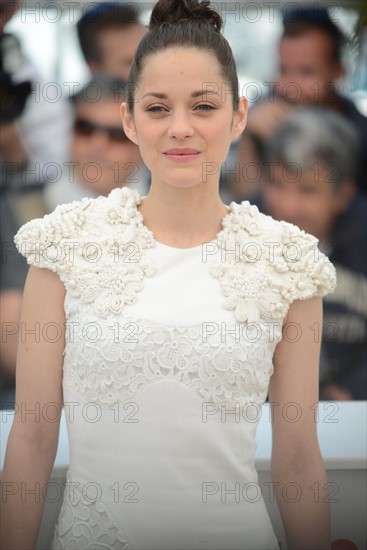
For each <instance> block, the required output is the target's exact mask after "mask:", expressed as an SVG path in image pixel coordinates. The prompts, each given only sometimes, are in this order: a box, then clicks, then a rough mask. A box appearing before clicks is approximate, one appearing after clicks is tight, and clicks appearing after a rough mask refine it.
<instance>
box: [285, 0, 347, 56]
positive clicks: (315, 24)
mask: <svg viewBox="0 0 367 550" xmlns="http://www.w3.org/2000/svg"><path fill="white" fill-rule="evenodd" d="M283 27H284V31H283V37H288V36H300V35H301V34H304V33H306V32H308V31H309V30H313V29H319V30H321V31H323V32H324V33H325V34H326V35H327V36H328V37H329V39H330V44H331V47H332V56H333V59H334V60H335V61H341V58H342V52H343V48H344V46H345V43H346V41H347V39H346V36H345V35H344V33H343V32H342V31H341V30H340V29H339V27H338V26H337V25H336V24H335V23H334V21H332V19H331V18H330V16H329V13H328V11H327V10H326V9H325V8H315V7H313V8H312V7H308V8H307V7H297V8H293V9H290V10H287V12H286V13H285V14H284V16H283Z"/></svg>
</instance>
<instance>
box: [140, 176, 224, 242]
mask: <svg viewBox="0 0 367 550" xmlns="http://www.w3.org/2000/svg"><path fill="white" fill-rule="evenodd" d="M218 187H219V185H217V187H216V188H215V189H216V190H215V191H214V190H213V187H212V188H210V187H208V186H206V185H204V184H203V185H202V186H195V187H190V188H177V187H171V186H168V185H164V186H162V185H156V184H154V182H153V181H152V184H151V187H150V189H149V193H148V194H147V195H146V196H144V197H142V202H141V204H140V205H139V206H138V210H139V211H140V213H141V214H142V216H143V218H144V225H145V226H146V227H148V229H150V230H151V231H152V233H153V235H154V238H155V239H156V240H157V241H159V242H161V243H163V244H167V245H168V246H176V247H178V248H186V247H194V246H198V245H200V244H202V243H203V242H207V241H212V240H214V239H215V238H216V236H217V233H218V232H219V231H220V230H221V229H222V220H223V218H224V216H225V215H226V214H228V213H229V209H228V207H226V206H225V204H224V203H223V201H222V200H221V198H220V196H219V192H218Z"/></svg>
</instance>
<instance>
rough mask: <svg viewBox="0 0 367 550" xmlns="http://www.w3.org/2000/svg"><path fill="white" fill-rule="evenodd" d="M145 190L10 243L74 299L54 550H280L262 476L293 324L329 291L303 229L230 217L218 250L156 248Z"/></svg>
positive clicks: (68, 211)
mask: <svg viewBox="0 0 367 550" xmlns="http://www.w3.org/2000/svg"><path fill="white" fill-rule="evenodd" d="M140 201H141V197H140V196H139V194H138V193H137V192H136V191H133V190H131V189H127V188H122V189H116V190H114V191H112V192H111V193H110V195H109V196H108V197H107V198H106V197H99V198H97V199H83V200H82V201H76V202H73V203H71V204H67V205H62V206H59V207H58V208H57V209H56V210H55V211H54V212H53V213H52V214H49V215H47V216H45V217H44V218H42V219H36V220H32V221H30V222H28V223H27V224H26V225H24V226H23V227H22V228H21V229H20V230H19V231H18V233H17V235H16V237H15V242H16V244H17V247H18V249H19V251H20V252H21V253H23V254H24V255H25V256H26V257H27V260H28V262H29V263H30V264H33V265H36V266H39V267H46V268H49V269H52V270H53V271H55V272H56V273H58V275H59V277H60V279H61V280H62V281H63V283H64V284H65V287H66V289H67V292H66V298H65V314H66V320H67V333H66V347H65V351H64V367H63V391H64V403H65V414H66V419H67V424H68V434H69V445H70V465H69V470H68V474H67V485H66V489H65V494H64V500H63V504H62V509H61V512H60V517H59V520H58V523H57V525H56V527H55V536H54V540H53V544H52V548H53V550H55V549H68V550H75V549H82V548H83V549H86V548H88V549H90V550H91V549H94V550H97V549H98V550H101V549H139V550H141V549H168V548H169V549H202V548H208V549H218V550H219V549H232V548H233V549H234V548H236V549H251V550H254V549H259V550H260V549H261V550H265V549H269V550H270V549H272V550H275V549H278V548H279V546H278V541H277V538H276V536H275V534H274V531H273V528H272V525H271V523H270V519H269V516H268V513H267V510H266V507H265V503H264V500H263V497H262V494H261V487H260V486H259V484H258V476H257V472H256V470H255V467H254V456H255V449H256V442H255V435H256V428H257V424H258V420H259V418H260V416H261V407H262V405H263V403H264V401H265V399H266V396H267V392H268V385H269V379H270V376H271V375H272V372H273V363H272V357H273V353H274V350H275V347H276V345H277V343H278V342H279V341H280V339H281V336H282V321H283V319H284V317H285V315H286V312H287V309H288V307H289V304H290V303H291V302H292V301H293V300H295V299H304V298H308V297H311V296H314V295H321V296H322V295H325V294H326V293H327V292H331V291H333V289H334V287H335V284H336V279H335V270H334V267H333V265H332V264H331V263H330V262H329V260H328V259H327V257H326V256H324V255H323V254H322V253H321V252H320V251H319V250H318V248H317V240H316V239H315V238H314V237H312V236H311V235H309V234H307V233H305V232H304V231H301V230H300V229H298V228H297V227H296V226H293V225H291V224H287V223H285V222H277V221H275V220H273V219H272V218H270V217H268V216H265V215H263V214H261V213H260V212H259V211H258V209H257V208H256V207H255V206H252V205H250V204H249V203H248V202H247V201H244V202H243V203H241V204H236V203H235V202H232V203H231V204H230V206H229V208H230V211H229V213H228V214H227V215H226V216H225V217H224V218H223V220H222V230H221V231H220V232H219V233H218V235H217V237H216V239H215V240H213V241H211V242H210V243H206V244H203V245H200V246H196V247H194V248H189V249H176V248H173V247H170V246H167V245H164V244H162V243H159V242H157V241H155V239H154V237H153V234H152V232H151V231H150V230H149V229H148V228H147V227H146V226H145V225H144V220H143V217H142V215H141V214H140V212H139V211H138V209H137V205H138V204H140Z"/></svg>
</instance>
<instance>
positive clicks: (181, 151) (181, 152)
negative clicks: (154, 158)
mask: <svg viewBox="0 0 367 550" xmlns="http://www.w3.org/2000/svg"><path fill="white" fill-rule="evenodd" d="M199 153H200V151H198V150H197V149H190V148H189V147H184V148H182V149H179V148H174V149H168V151H164V154H165V155H175V156H177V155H178V156H180V155H198V154H199Z"/></svg>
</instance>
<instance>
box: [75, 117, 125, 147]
mask: <svg viewBox="0 0 367 550" xmlns="http://www.w3.org/2000/svg"><path fill="white" fill-rule="evenodd" d="M74 131H75V133H76V134H78V135H79V136H84V137H90V136H92V135H93V134H94V132H104V133H105V134H107V136H108V138H109V139H110V140H111V141H113V142H114V143H123V142H126V141H130V140H129V138H128V137H127V135H126V134H125V132H124V130H123V129H122V128H119V127H118V126H104V125H101V124H95V123H94V122H90V121H89V120H86V119H84V118H77V119H76V120H75V122H74Z"/></svg>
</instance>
